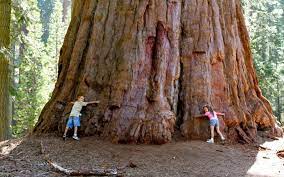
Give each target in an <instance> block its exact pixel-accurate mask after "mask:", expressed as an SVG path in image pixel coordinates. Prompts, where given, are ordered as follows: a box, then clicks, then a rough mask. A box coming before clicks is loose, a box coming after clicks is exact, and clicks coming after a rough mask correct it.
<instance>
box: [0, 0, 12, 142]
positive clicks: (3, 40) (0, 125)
mask: <svg viewBox="0 0 284 177" xmlns="http://www.w3.org/2000/svg"><path fill="white" fill-rule="evenodd" d="M10 19H11V1H10V0H0V50H2V51H4V50H6V49H7V48H8V47H9V44H10ZM3 49H4V50H3ZM4 53H5V52H1V51H0V141H2V140H5V139H8V138H9V136H10V133H11V132H10V123H11V118H12V110H11V109H12V104H11V98H10V93H9V86H10V84H11V83H10V75H9V59H8V58H6V57H7V56H6V55H5V54H4Z"/></svg>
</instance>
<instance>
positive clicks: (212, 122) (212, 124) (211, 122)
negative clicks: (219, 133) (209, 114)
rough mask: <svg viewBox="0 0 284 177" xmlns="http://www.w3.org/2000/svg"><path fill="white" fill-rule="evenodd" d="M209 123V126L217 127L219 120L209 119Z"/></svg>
mask: <svg viewBox="0 0 284 177" xmlns="http://www.w3.org/2000/svg"><path fill="white" fill-rule="evenodd" d="M209 123H210V126H214V127H215V126H216V127H219V120H218V119H210V121H209Z"/></svg>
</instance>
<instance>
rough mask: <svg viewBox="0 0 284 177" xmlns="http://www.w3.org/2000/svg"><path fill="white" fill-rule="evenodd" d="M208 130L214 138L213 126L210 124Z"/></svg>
mask: <svg viewBox="0 0 284 177" xmlns="http://www.w3.org/2000/svg"><path fill="white" fill-rule="evenodd" d="M210 130H211V139H212V140H213V139H214V126H212V125H210Z"/></svg>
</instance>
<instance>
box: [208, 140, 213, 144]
mask: <svg viewBox="0 0 284 177" xmlns="http://www.w3.org/2000/svg"><path fill="white" fill-rule="evenodd" d="M206 142H207V143H212V144H213V143H214V140H212V139H209V140H207V141H206Z"/></svg>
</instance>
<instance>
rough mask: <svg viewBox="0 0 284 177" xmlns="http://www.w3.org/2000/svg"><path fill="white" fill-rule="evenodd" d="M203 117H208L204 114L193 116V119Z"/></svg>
mask: <svg viewBox="0 0 284 177" xmlns="http://www.w3.org/2000/svg"><path fill="white" fill-rule="evenodd" d="M202 117H206V115H204V114H199V115H195V116H193V118H202Z"/></svg>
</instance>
